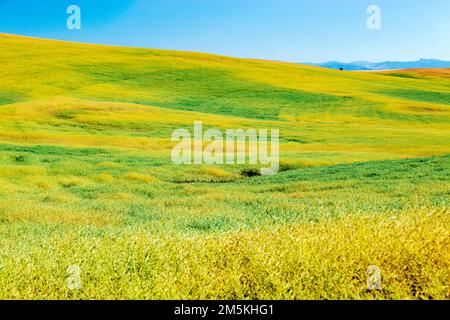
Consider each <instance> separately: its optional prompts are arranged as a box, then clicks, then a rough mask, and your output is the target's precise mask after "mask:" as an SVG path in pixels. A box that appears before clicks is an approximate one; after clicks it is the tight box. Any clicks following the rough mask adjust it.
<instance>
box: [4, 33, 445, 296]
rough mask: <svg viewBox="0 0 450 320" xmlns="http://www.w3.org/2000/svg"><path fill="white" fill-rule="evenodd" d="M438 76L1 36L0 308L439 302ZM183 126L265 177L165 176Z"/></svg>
mask: <svg viewBox="0 0 450 320" xmlns="http://www.w3.org/2000/svg"><path fill="white" fill-rule="evenodd" d="M449 75H450V71H449V70H448V69H430V70H406V71H389V72H386V71H383V72H345V71H333V70H326V69H321V68H316V67H308V66H303V65H297V64H290V63H282V62H274V61H263V60H250V59H237V58H230V57H223V56H216V55H208V54H201V53H190V52H176V51H164V50H151V49H137V48H125V47H111V46H98V45H87V44H75V43H69V42H59V41H51V40H41V39H34V38H26V37H19V36H14V35H8V34H0V299H450V208H449V198H450V197H449V196H450V135H449V132H450V77H449ZM195 121H202V122H203V125H204V126H205V127H208V128H219V129H220V130H225V129H227V128H242V129H246V128H257V129H258V128H277V129H279V130H280V172H279V173H278V174H277V175H274V176H256V177H249V176H247V175H245V174H244V173H245V172H247V171H248V170H252V169H254V168H253V167H252V165H249V164H245V165H237V164H236V165H176V164H174V163H173V162H172V160H171V150H172V148H173V147H174V145H175V143H174V142H172V141H171V135H172V132H173V131H174V130H175V129H179V128H186V129H188V130H192V128H193V125H194V122H195ZM71 266H72V267H73V266H76V268H77V269H76V270H77V276H78V278H79V280H80V283H81V285H80V286H79V287H77V288H75V289H74V288H72V287H71V286H70V285H69V284H70V279H71V277H72V276H73V268H71ZM373 268H376V270H378V272H379V275H380V278H379V279H380V280H379V286H377V288H375V289H374V288H370V285H368V282H370V279H371V277H372V276H373V274H372V272H371V271H370V270H373Z"/></svg>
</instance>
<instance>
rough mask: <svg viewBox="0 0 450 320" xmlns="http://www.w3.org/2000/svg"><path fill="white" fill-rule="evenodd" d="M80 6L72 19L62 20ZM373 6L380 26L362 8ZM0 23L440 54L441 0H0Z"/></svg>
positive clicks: (405, 55) (145, 37) (449, 14)
mask: <svg viewBox="0 0 450 320" xmlns="http://www.w3.org/2000/svg"><path fill="white" fill-rule="evenodd" d="M71 4H76V5H79V6H80V8H81V13H82V17H81V18H82V29H81V30H68V29H67V28H66V19H67V17H68V15H67V14H66V8H67V7H68V6H69V5H71ZM371 4H375V5H378V6H379V7H380V8H381V14H382V15H381V19H382V20H381V22H382V28H381V30H369V29H368V28H367V27H366V20H367V18H368V14H367V13H366V9H367V7H368V6H369V5H371ZM0 32H4V33H13V34H22V35H29V36H37V37H44V38H53V39H62V40H71V41H80V42H90V43H103V44H112V45H122V46H136V47H149V48H161V49H175V50H186V51H200V52H210V53H217V54H224V55H229V56H237V57H249V58H262V59H273V60H283V61H292V62H300V61H302V62H306V61H308V62H322V61H329V60H340V61H354V60H371V61H383V60H416V59H419V58H437V59H443V60H450V1H448V0H428V1H425V0H221V1H218V0H0Z"/></svg>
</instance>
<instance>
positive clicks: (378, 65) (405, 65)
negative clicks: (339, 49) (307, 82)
mask: <svg viewBox="0 0 450 320" xmlns="http://www.w3.org/2000/svg"><path fill="white" fill-rule="evenodd" d="M304 64H306V65H312V66H318V67H322V68H328V69H337V70H339V69H343V70H350V71H353V70H392V69H416V68H450V61H442V60H436V59H420V60H417V61H408V62H401V61H385V62H370V61H355V62H350V63H344V62H338V61H330V62H325V63H304Z"/></svg>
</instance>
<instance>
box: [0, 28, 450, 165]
mask: <svg viewBox="0 0 450 320" xmlns="http://www.w3.org/2000/svg"><path fill="white" fill-rule="evenodd" d="M0 63H1V69H0V104H1V108H0V116H1V121H0V141H3V142H8V143H17V144H44V145H59V146H66V147H81V146H84V147H93V146H96V147H104V148H109V147H121V148H128V149H130V148H131V149H135V150H141V151H143V152H150V151H151V152H152V154H156V153H157V152H156V151H160V154H161V156H167V155H168V154H169V150H170V148H171V143H170V142H169V138H170V135H171V132H172V130H173V129H174V128H179V127H191V126H192V125H193V122H194V120H203V121H204V122H205V124H207V125H208V126H214V127H218V128H220V129H225V128H241V127H253V128H260V127H268V128H280V130H281V133H280V135H281V139H282V147H281V149H282V157H281V158H282V159H283V161H287V162H293V163H296V164H297V165H299V166H303V165H317V164H334V163H343V162H355V161H365V160H375V159H397V158H407V157H420V156H429V155H438V154H446V153H449V152H450V146H449V143H448V135H447V133H448V131H449V129H450V108H449V101H450V82H449V81H448V78H446V77H444V76H443V77H440V76H439V71H437V72H436V74H435V76H433V77H425V76H422V75H421V74H420V73H417V76H410V74H411V73H408V75H405V76H404V77H402V76H401V75H400V76H399V74H398V73H397V74H396V76H391V77H388V76H386V74H380V75H379V74H372V73H371V74H364V73H363V74H360V73H357V74H355V73H347V72H336V71H331V70H325V69H320V68H315V67H306V66H299V65H295V64H288V63H280V62H270V61H257V60H245V59H234V58H228V57H221V56H214V55H206V54H198V53H186V52H173V51H162V50H150V49H132V48H118V47H109V46H96V45H85V44H76V43H67V42H59V41H49V40H40V39H32V38H24V37H18V36H12V35H5V34H2V35H0ZM445 72H447V71H445V70H443V75H446V74H447V73H445ZM417 137H426V138H424V139H417Z"/></svg>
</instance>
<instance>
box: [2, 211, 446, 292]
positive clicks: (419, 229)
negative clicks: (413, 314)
mask: <svg viewBox="0 0 450 320" xmlns="http://www.w3.org/2000/svg"><path fill="white" fill-rule="evenodd" d="M448 225H450V215H449V212H448V211H442V210H420V211H415V212H402V213H398V214H390V215H357V216H348V217H342V218H340V219H337V220H323V221H320V223H315V224H311V223H306V224H299V225H296V226H283V225H278V226H270V228H269V227H267V228H262V229H259V230H252V231H237V232H233V233H230V234H226V235H223V234H215V235H213V234H212V235H207V236H206V235H205V236H195V237H186V236H180V235H159V236H156V235H152V234H148V233H145V232H143V231H142V230H134V231H133V232H124V233H119V234H115V233H110V234H103V235H101V234H97V235H95V234H92V233H90V232H87V230H79V232H74V233H71V234H67V233H66V232H63V231H62V230H61V229H60V228H54V229H53V230H52V235H49V236H48V237H45V239H40V240H39V241H36V238H33V237H30V232H29V231H31V230H33V231H34V234H35V235H34V237H36V228H32V227H31V226H29V225H22V226H21V227H19V228H17V229H16V230H15V232H11V231H9V236H7V237H6V239H5V238H3V239H2V240H1V242H2V244H3V245H4V244H5V242H6V244H9V246H8V247H9V249H8V250H6V251H3V252H2V255H3V270H2V272H1V273H0V285H1V288H2V290H1V291H0V298H3V299H24V298H27V299H42V298H46V299H47V298H50V299H81V298H82V299H174V298H177V299H373V298H375V299H449V298H450V288H449V280H450V279H449V274H450V273H449V272H450V255H449V253H450V238H449V233H448V231H449V230H448ZM41 232H43V233H46V232H48V231H43V230H41ZM12 242H14V243H15V245H13V243H12ZM12 247H15V250H14V254H13V252H12ZM73 264H77V265H79V267H80V270H81V273H80V279H81V285H82V287H81V289H79V290H72V291H71V290H69V289H68V288H67V286H66V281H67V278H68V277H69V275H68V274H67V273H66V268H67V267H68V266H69V265H73ZM370 266H377V267H378V268H380V270H381V288H380V290H369V289H368V287H367V281H368V277H369V275H368V273H367V270H368V268H369V267H370Z"/></svg>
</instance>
